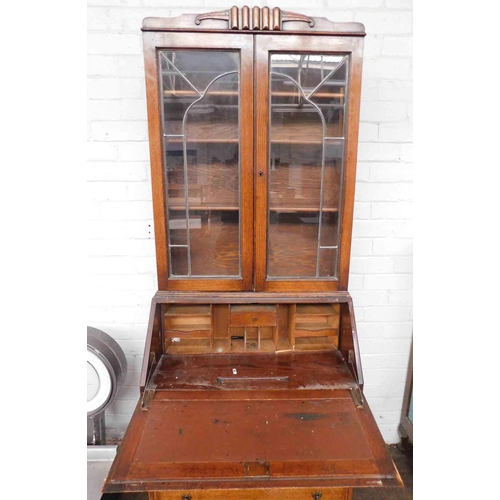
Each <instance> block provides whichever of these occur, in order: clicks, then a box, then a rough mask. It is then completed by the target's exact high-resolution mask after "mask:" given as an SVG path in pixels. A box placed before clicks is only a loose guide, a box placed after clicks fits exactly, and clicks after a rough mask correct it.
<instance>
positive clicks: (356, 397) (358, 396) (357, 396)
mask: <svg viewBox="0 0 500 500" xmlns="http://www.w3.org/2000/svg"><path fill="white" fill-rule="evenodd" d="M354 361H355V358H354V351H353V350H352V349H350V350H349V353H348V356H347V363H348V364H349V365H351V368H352V374H353V375H354V379H355V381H356V385H357V387H355V388H352V389H349V391H350V393H351V397H352V400H353V401H354V404H355V405H356V407H358V408H361V407H362V406H364V404H365V402H364V399H363V391H362V390H361V387H360V386H359V380H358V375H357V373H356V368H355V366H354Z"/></svg>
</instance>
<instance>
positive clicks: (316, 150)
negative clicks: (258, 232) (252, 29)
mask: <svg viewBox="0 0 500 500" xmlns="http://www.w3.org/2000/svg"><path fill="white" fill-rule="evenodd" d="M348 63H349V60H348V56H344V55H318V54H278V53H274V54H272V55H271V60H270V66H271V69H270V96H269V100H270V101H269V104H270V106H269V108H270V109H269V113H270V125H269V127H270V134H269V135H270V137H269V139H270V144H269V155H270V157H269V196H268V203H269V232H268V257H267V275H268V277H269V278H279V277H281V278H282V277H289V278H299V279H300V278H335V277H336V276H337V264H338V263H337V261H338V245H339V234H340V227H339V220H340V216H339V213H340V209H341V202H342V200H341V192H342V174H343V164H344V138H345V137H344V136H345V131H344V129H345V124H344V121H345V120H344V116H345V112H346V108H345V106H346V99H347V95H346V89H347V88H348V82H347V77H348Z"/></svg>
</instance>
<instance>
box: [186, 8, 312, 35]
mask: <svg viewBox="0 0 500 500" xmlns="http://www.w3.org/2000/svg"><path fill="white" fill-rule="evenodd" d="M205 19H216V20H220V21H227V22H228V28H229V29H231V30H239V29H243V30H248V29H252V30H272V31H281V28H282V25H283V23H286V22H290V21H299V22H301V21H302V22H305V23H308V24H309V26H310V27H311V28H312V27H313V26H314V21H313V20H312V19H311V18H310V17H308V16H304V15H303V14H297V13H295V12H285V11H282V10H281V9H280V8H279V7H274V8H273V10H272V13H271V10H270V9H269V7H262V8H260V7H257V6H255V7H253V8H252V16H251V19H250V8H249V7H248V6H247V5H245V6H244V7H243V8H242V9H241V12H240V9H238V7H236V5H234V6H233V7H231V9H229V10H225V11H219V12H208V13H206V14H200V15H199V16H196V19H195V24H196V25H197V26H198V25H200V23H201V21H203V20H205Z"/></svg>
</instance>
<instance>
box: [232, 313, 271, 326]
mask: <svg viewBox="0 0 500 500" xmlns="http://www.w3.org/2000/svg"><path fill="white" fill-rule="evenodd" d="M230 321H231V326H276V324H277V321H276V311H255V312H253V311H245V312H232V311H231V320H230Z"/></svg>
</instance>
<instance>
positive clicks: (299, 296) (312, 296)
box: [153, 290, 352, 304]
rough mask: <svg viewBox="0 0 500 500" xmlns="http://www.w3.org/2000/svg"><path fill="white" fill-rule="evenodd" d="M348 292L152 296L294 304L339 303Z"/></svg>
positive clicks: (158, 300) (177, 300)
mask: <svg viewBox="0 0 500 500" xmlns="http://www.w3.org/2000/svg"><path fill="white" fill-rule="evenodd" d="M351 300H352V299H351V296H350V294H349V292H331V293H321V292H320V293H318V292H307V293H276V292H273V293H267V292H220V293H216V294H214V293H203V292H167V291H163V290H159V291H158V292H156V294H155V296H154V297H153V302H155V303H157V304H170V303H193V304H194V303H204V304H247V303H249V302H251V303H254V304H294V303H304V304H305V303H312V304H314V303H331V304H332V303H339V302H349V301H351Z"/></svg>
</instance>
